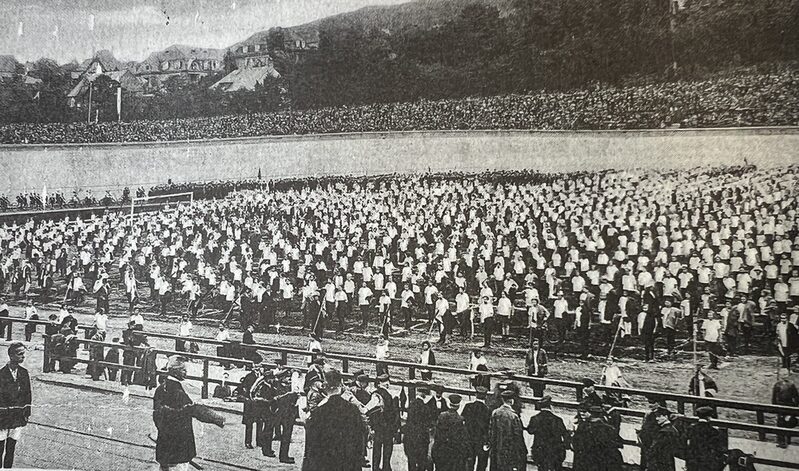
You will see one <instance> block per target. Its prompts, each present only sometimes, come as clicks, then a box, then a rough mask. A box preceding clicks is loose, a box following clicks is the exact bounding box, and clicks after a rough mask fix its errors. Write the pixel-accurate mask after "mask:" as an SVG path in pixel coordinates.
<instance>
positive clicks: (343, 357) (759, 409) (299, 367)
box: [2, 317, 799, 469]
mask: <svg viewBox="0 0 799 471" xmlns="http://www.w3.org/2000/svg"><path fill="white" fill-rule="evenodd" d="M2 322H4V323H8V324H10V325H12V326H13V324H15V323H18V324H23V325H25V324H33V325H36V326H45V325H49V324H51V323H50V322H48V321H37V320H26V319H20V318H13V317H9V318H3V319H2ZM78 329H79V330H87V329H92V326H87V325H78ZM12 330H13V329H11V328H9V329H7V331H6V340H11V339H12ZM137 332H138V333H139V334H141V335H143V336H145V337H148V338H160V339H164V340H173V341H174V340H181V341H185V342H187V343H188V342H195V343H197V344H198V345H200V344H203V345H212V346H230V345H233V344H237V345H238V346H239V347H240V348H241V350H242V351H245V352H247V351H249V352H269V353H273V354H278V355H280V358H281V359H282V360H283V361H285V362H286V364H287V367H288V368H289V369H292V370H296V371H300V372H303V371H305V369H306V361H307V359H308V358H310V357H311V356H312V355H313V354H312V353H311V352H309V351H307V350H303V349H298V348H289V347H280V346H275V345H265V344H240V343H238V342H224V341H219V340H215V339H209V338H204V337H183V336H177V335H172V334H165V333H160V332H148V331H137ZM44 338H45V353H44V358H45V360H44V362H43V364H44V365H48V364H49V363H48V362H49V360H53V359H57V360H60V359H64V360H67V361H72V362H76V363H85V364H90V365H94V366H95V367H96V366H100V367H106V368H108V367H111V368H117V369H120V370H122V369H129V370H131V371H134V372H136V371H141V367H140V366H125V365H121V364H115V363H108V362H105V361H100V360H92V359H81V358H74V357H71V356H69V357H61V356H54V355H52V354H51V353H50V352H49V351H48V346H49V345H48V344H49V339H48V338H47V336H44ZM77 342H78V343H79V344H81V345H87V346H89V347H90V346H92V345H93V346H103V347H104V348H112V347H113V348H117V349H119V350H120V351H124V350H132V351H135V352H137V353H143V352H144V351H145V350H146V348H143V347H129V346H124V345H122V344H116V343H109V342H99V341H94V340H87V339H77ZM150 350H151V351H154V352H155V353H156V355H166V356H170V355H176V354H180V355H183V356H185V357H187V358H189V359H191V360H199V361H201V362H202V365H203V368H202V375H201V376H189V377H188V378H187V379H189V380H193V381H200V382H202V392H201V395H202V398H203V399H207V398H208V397H209V389H208V386H209V384H221V383H222V380H221V379H219V378H213V377H212V376H211V374H210V368H209V367H210V364H211V363H212V362H215V363H219V364H225V363H232V364H238V365H252V364H253V362H252V361H251V360H248V359H244V358H231V357H220V356H214V355H204V354H200V353H189V352H178V351H175V350H170V349H163V348H151V349H150ZM245 356H246V355H245ZM325 356H326V357H327V358H328V359H332V360H336V361H339V362H340V368H341V371H342V373H343V375H344V376H345V377H348V378H349V377H352V371H354V368H353V367H354V365H356V364H359V365H374V366H377V365H378V364H381V365H384V366H386V367H388V368H393V369H394V370H395V371H393V372H392V375H391V376H392V379H391V382H392V384H394V385H397V386H402V387H405V388H407V389H408V398H411V399H412V398H413V397H415V394H416V388H418V387H420V386H422V385H424V386H427V387H437V388H440V389H441V390H442V391H444V392H446V393H457V394H462V395H464V396H471V395H473V394H474V390H473V389H470V388H466V387H458V386H456V385H453V384H452V383H451V382H450V383H447V384H439V383H435V382H433V381H420V380H418V379H417V373H418V372H420V371H421V370H424V371H430V372H436V373H445V374H454V375H458V376H460V377H463V378H472V377H474V376H475V375H488V376H492V377H501V378H502V379H507V380H512V381H517V382H520V383H524V384H530V385H531V384H534V383H538V384H542V385H546V386H547V387H550V386H551V387H555V388H560V389H566V390H571V394H573V397H574V400H568V399H559V398H553V400H552V404H553V406H555V407H557V408H560V409H566V410H576V409H577V408H578V407H579V404H580V401H581V400H582V398H583V389H584V387H583V385H582V383H580V382H576V381H569V380H559V379H552V378H538V377H531V376H527V375H522V374H515V373H512V374H507V373H503V372H485V373H483V372H475V371H472V370H467V369H463V368H455V367H449V366H442V365H420V364H418V363H412V362H407V361H401V360H388V359H386V360H378V359H376V358H370V357H361V356H357V355H351V354H345V353H337V352H325ZM297 358H301V359H303V360H305V361H299V362H298V361H297ZM290 359H294V360H295V361H293V362H290V361H289V360H290ZM264 363H265V364H266V365H269V366H274V363H271V362H269V361H268V360H267V361H265V362H264ZM397 369H400V370H407V374H406V375H403V376H400V375H398V374H397V372H396V370H397ZM226 384H227V385H229V386H231V387H235V386H238V383H236V382H235V381H226ZM596 389H597V390H598V391H604V392H610V393H617V394H623V395H627V396H630V397H644V398H650V397H656V398H658V399H660V400H664V401H667V403H668V402H671V403H675V404H676V406H677V413H678V414H681V415H683V416H684V418H683V419H682V420H688V421H696V420H697V419H696V417H691V416H687V415H685V414H686V407H685V406H686V405H692V406H694V407H700V406H711V407H715V408H717V409H728V410H731V411H739V412H748V413H752V412H754V413H755V415H756V423H750V422H742V421H735V420H724V419H713V420H711V423H713V424H714V425H716V426H718V427H722V428H724V429H725V430H728V431H732V430H737V431H742V432H753V433H757V434H758V439H759V440H761V441H763V440H765V439H766V436H767V435H777V434H780V435H786V436H790V437H794V436H799V429H791V428H783V427H777V426H773V425H767V424H766V414H769V415H773V416H776V415H794V416H799V407H788V406H779V405H773V404H763V403H757V402H746V401H733V400H728V399H719V398H707V397H697V396H691V395H687V394H677V393H670V392H663V391H652V390H645V389H635V388H619V387H613V386H602V385H596ZM520 400H521V402H522V403H523V404H526V405H535V404H536V403H537V402H538V400H539V398H538V397H534V396H528V395H521V396H520ZM614 410H615V411H616V412H618V413H619V414H620V415H621V416H623V417H627V418H629V419H633V420H636V421H637V420H640V419H641V418H643V416H644V414H645V413H646V411H644V410H641V409H633V408H615V409H614ZM624 443H625V445H629V446H635V447H637V446H638V445H639V444H638V443H637V442H636V441H634V440H624ZM755 462H756V463H760V464H763V465H768V466H774V467H779V468H785V469H799V463H794V462H787V461H778V460H771V459H766V458H759V457H755Z"/></svg>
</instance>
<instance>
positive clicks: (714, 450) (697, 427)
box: [685, 406, 727, 471]
mask: <svg viewBox="0 0 799 471" xmlns="http://www.w3.org/2000/svg"><path fill="white" fill-rule="evenodd" d="M714 413H715V411H714V410H713V408H712V407H707V406H705V407H700V408H698V409H696V416H697V417H699V421H698V422H696V423H695V424H692V425H691V426H690V427H689V428H688V433H687V437H686V438H687V440H686V441H687V443H686V450H685V465H686V469H687V471H721V470H722V469H724V467H725V466H726V464H727V456H726V455H727V439H726V437H725V434H724V433H723V432H722V431H721V430H719V429H717V428H716V427H714V426H712V425H710V422H709V419H710V418H711V417H713V415H714Z"/></svg>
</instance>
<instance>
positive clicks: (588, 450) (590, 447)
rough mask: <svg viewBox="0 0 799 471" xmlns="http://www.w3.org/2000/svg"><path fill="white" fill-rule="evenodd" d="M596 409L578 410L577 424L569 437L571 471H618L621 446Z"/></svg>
mask: <svg viewBox="0 0 799 471" xmlns="http://www.w3.org/2000/svg"><path fill="white" fill-rule="evenodd" d="M604 416H605V412H604V410H603V409H602V407H600V406H591V407H590V408H586V407H584V406H583V407H581V410H580V412H579V417H580V418H579V423H578V425H577V429H576V430H575V431H574V436H573V437H572V449H573V450H574V463H573V465H572V469H573V470H574V471H621V469H622V463H623V461H622V457H621V448H622V446H623V442H622V440H621V437H620V436H619V434H618V433H616V431H615V430H614V429H613V427H611V426H610V425H608V424H606V423H605V421H604Z"/></svg>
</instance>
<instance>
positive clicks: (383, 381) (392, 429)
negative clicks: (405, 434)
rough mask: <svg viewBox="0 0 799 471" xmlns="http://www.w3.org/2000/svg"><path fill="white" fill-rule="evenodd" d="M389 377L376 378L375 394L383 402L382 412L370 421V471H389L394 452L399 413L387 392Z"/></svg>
mask: <svg viewBox="0 0 799 471" xmlns="http://www.w3.org/2000/svg"><path fill="white" fill-rule="evenodd" d="M388 386H389V376H388V375H387V374H382V375H380V376H378V377H377V389H375V394H378V395H379V396H380V399H381V400H382V402H383V410H382V411H380V412H379V413H377V414H376V415H375V416H374V417H373V418H372V421H371V426H372V430H374V441H373V447H372V470H373V471H380V470H382V471H391V455H392V453H393V452H394V436H395V435H396V434H397V432H398V431H399V427H400V412H399V407H398V405H397V401H395V400H394V397H393V396H392V395H391V393H390V392H388Z"/></svg>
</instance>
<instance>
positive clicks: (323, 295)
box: [0, 166, 799, 368]
mask: <svg viewBox="0 0 799 471" xmlns="http://www.w3.org/2000/svg"><path fill="white" fill-rule="evenodd" d="M797 175H798V174H797V167H795V166H794V167H786V168H779V169H766V170H761V169H757V168H754V167H729V168H719V169H701V168H700V169H694V170H687V171H670V172H654V171H637V172H611V171H608V172H599V173H569V174H540V173H534V172H488V173H482V174H426V175H417V176H401V175H392V176H384V177H370V178H365V177H361V178H346V177H340V178H331V179H328V180H324V179H323V180H320V181H310V180H293V181H286V182H272V183H271V184H270V185H268V190H267V189H260V190H247V191H239V192H236V193H233V194H232V195H231V196H229V197H227V198H223V199H218V200H202V201H196V202H195V203H194V204H193V205H177V206H176V207H175V208H173V209H174V210H171V211H160V212H155V213H144V214H141V215H137V216H136V217H135V219H132V218H130V217H128V216H125V215H119V214H108V215H105V216H102V217H98V218H94V219H90V220H85V221H82V220H77V221H66V220H63V221H38V222H34V221H30V222H28V223H26V224H22V225H14V226H8V225H6V226H4V227H3V228H2V229H0V241H2V252H3V253H2V261H0V268H2V270H0V291H10V292H12V293H14V296H15V297H17V298H25V297H27V298H29V299H31V300H33V299H36V298H38V299H36V300H37V301H40V302H51V301H53V300H54V299H60V300H61V301H63V302H64V303H66V304H70V303H73V304H80V303H82V302H84V301H85V298H86V296H93V297H94V298H95V299H96V309H97V311H98V312H102V313H105V314H108V313H109V307H110V304H109V299H110V296H111V292H112V291H114V290H118V291H119V292H120V294H123V295H124V297H125V299H126V301H127V304H128V306H129V308H130V310H131V311H135V310H137V309H138V306H139V305H140V304H141V303H142V301H143V298H150V301H149V302H151V303H152V304H151V306H153V307H154V308H156V309H157V310H158V311H160V313H161V314H162V315H166V314H167V313H170V312H174V311H176V310H177V311H184V310H185V311H184V312H187V314H188V315H189V316H190V317H192V316H194V315H196V314H197V313H198V312H200V311H201V310H202V309H207V308H216V309H218V310H219V311H220V312H222V313H227V315H225V320H228V319H229V318H230V315H235V316H237V317H238V318H239V324H240V326H241V328H242V330H245V329H246V328H247V326H249V325H253V326H255V328H256V330H257V329H261V330H267V329H272V328H275V327H276V325H278V324H280V323H282V324H283V325H295V326H297V327H301V328H304V329H310V330H312V331H313V332H314V333H315V334H316V335H317V336H318V337H320V338H322V337H324V336H325V335H329V332H330V331H329V330H328V329H330V330H335V331H337V332H345V331H352V330H361V331H364V332H366V331H370V330H371V331H372V332H374V329H375V328H376V329H377V333H379V334H380V335H382V336H384V337H388V336H390V335H391V334H392V333H393V332H396V331H397V330H405V331H408V330H412V329H414V328H418V327H421V326H424V327H423V331H427V330H430V331H433V330H435V331H436V332H438V334H439V342H440V343H446V342H450V341H457V340H454V339H457V338H458V337H460V338H466V339H468V338H471V337H472V336H474V335H482V337H483V339H484V347H485V348H490V347H491V346H492V342H493V341H494V336H498V335H499V336H502V338H503V339H505V338H509V337H520V338H525V339H527V340H528V341H530V342H531V341H532V339H533V338H537V339H539V341H540V343H541V344H542V345H546V346H547V348H548V350H549V352H550V354H554V353H558V352H559V351H562V350H563V349H565V348H567V345H568V342H570V341H571V342H572V346H571V347H568V348H571V349H574V350H575V351H576V352H578V353H580V354H582V355H584V356H585V355H587V354H588V353H589V352H592V349H596V348H598V347H596V345H597V344H599V345H600V346H601V345H604V347H601V349H602V350H604V349H605V348H607V347H608V346H610V345H611V344H614V343H616V344H618V345H622V346H625V347H627V346H631V345H636V344H637V345H639V346H641V347H643V351H644V356H645V358H646V359H647V360H648V361H653V360H655V359H656V355H655V340H656V338H663V339H664V341H665V347H666V353H667V354H668V355H672V354H674V353H675V352H676V351H677V350H679V348H680V346H681V345H684V343H683V342H682V341H683V340H684V339H685V340H687V339H690V338H691V337H692V336H693V335H694V334H695V333H696V334H698V336H699V338H700V340H701V341H703V344H704V346H705V350H707V352H708V355H709V360H710V363H711V368H715V367H716V366H717V364H718V361H719V359H720V358H724V357H725V356H728V357H733V356H734V355H736V354H738V353H741V352H750V351H753V349H754V348H759V349H761V350H762V349H763V348H765V349H766V351H768V350H770V349H771V348H772V347H771V346H772V345H773V346H775V347H776V350H777V352H778V353H779V354H780V355H781V357H782V361H783V365H784V366H785V367H790V362H791V359H790V358H791V354H793V353H795V352H796V350H797V345H799V342H797V322H799V319H798V318H799V316H798V315H797V309H799V305H798V303H797V301H799V270H798V269H799V244H798V243H797V218H796V205H797V199H796V188H797V185H796V180H797ZM411 188H412V189H413V191H409V189H411ZM111 275H114V279H116V280H117V281H116V284H115V283H113V282H112V281H111ZM59 278H60V279H62V280H64V282H65V285H66V290H65V291H64V292H63V294H62V292H58V293H56V291H57V290H56V289H54V286H55V280H56V279H59ZM37 287H38V288H37ZM297 311H300V312H301V313H302V315H301V316H300V317H296V316H294V315H293V314H294V313H295V312H297ZM456 331H457V333H456ZM630 339H637V341H634V340H630ZM761 339H763V340H761ZM633 342H635V343H633ZM772 351H773V350H772Z"/></svg>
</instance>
